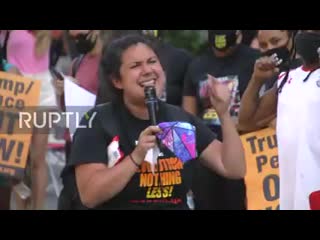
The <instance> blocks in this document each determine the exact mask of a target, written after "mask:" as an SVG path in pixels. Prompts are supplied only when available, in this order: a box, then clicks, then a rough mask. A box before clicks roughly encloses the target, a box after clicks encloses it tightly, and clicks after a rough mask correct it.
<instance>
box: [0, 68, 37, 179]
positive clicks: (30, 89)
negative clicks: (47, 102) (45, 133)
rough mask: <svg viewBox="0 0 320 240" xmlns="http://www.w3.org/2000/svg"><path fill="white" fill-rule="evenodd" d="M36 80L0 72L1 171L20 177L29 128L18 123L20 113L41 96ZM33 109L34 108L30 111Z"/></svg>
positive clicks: (28, 140)
mask: <svg viewBox="0 0 320 240" xmlns="http://www.w3.org/2000/svg"><path fill="white" fill-rule="evenodd" d="M40 85H41V82H40V81H39V80H33V79H29V78H25V77H21V76H18V75H15V74H11V73H5V72H0V106H1V108H0V174H1V175H9V176H14V177H16V178H21V177H22V176H23V174H24V169H25V167H26V161H27V156H28V152H29V147H30V141H31V135H32V128H31V129H27V130H23V129H22V127H21V125H19V118H20V113H23V112H25V111H28V112H30V111H34V110H35V109H36V107H37V106H38V103H39V97H40ZM31 109H33V110H31Z"/></svg>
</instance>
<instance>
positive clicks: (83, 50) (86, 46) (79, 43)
mask: <svg viewBox="0 0 320 240" xmlns="http://www.w3.org/2000/svg"><path fill="white" fill-rule="evenodd" d="M88 35H89V33H87V34H79V35H78V36H77V37H75V39H74V41H75V44H76V48H77V50H78V52H79V53H80V54H87V53H89V52H91V51H92V49H93V48H94V46H95V45H96V42H97V39H95V40H94V41H91V40H90V39H87V37H88Z"/></svg>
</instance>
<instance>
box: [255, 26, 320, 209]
mask: <svg viewBox="0 0 320 240" xmlns="http://www.w3.org/2000/svg"><path fill="white" fill-rule="evenodd" d="M295 45H296V51H297V54H298V55H299V56H300V57H301V59H302V61H303V65H302V66H301V67H298V68H296V69H294V70H291V71H290V72H288V74H286V73H281V74H280V76H279V80H278V81H277V84H276V85H275V86H274V87H273V88H272V89H271V90H270V91H269V92H267V93H266V94H265V95H264V96H262V97H261V98H260V99H258V97H257V99H258V102H259V104H258V109H257V113H256V115H255V118H256V119H255V121H256V122H257V126H262V124H261V123H260V122H259V119H268V118H272V117H274V116H275V115H277V137H278V151H279V169H280V209H283V210H293V209H301V210H308V209H318V210H319V209H320V199H319V191H320V178H319V172H320V161H319V159H320V148H319V140H320V127H319V126H320V125H319V117H320V110H319V104H320V80H319V79H320V69H319V68H320V60H319V54H320V31H319V30H307V31H301V32H300V33H298V34H297V36H296V37H295ZM280 63H281V61H280V60H279V59H278V58H276V57H275V56H273V57H269V58H264V59H261V60H259V61H258V62H257V63H256V66H255V71H254V74H253V77H252V80H251V82H250V85H251V88H252V89H254V88H258V86H261V85H262V84H263V82H264V81H265V80H267V79H269V78H270V77H271V76H273V75H275V74H278V73H279V64H280ZM261 121H262V120H261ZM259 124H260V125H259Z"/></svg>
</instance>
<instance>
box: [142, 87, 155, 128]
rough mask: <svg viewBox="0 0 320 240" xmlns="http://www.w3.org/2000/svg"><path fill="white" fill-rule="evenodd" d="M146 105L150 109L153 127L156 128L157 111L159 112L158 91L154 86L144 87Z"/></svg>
mask: <svg viewBox="0 0 320 240" xmlns="http://www.w3.org/2000/svg"><path fill="white" fill-rule="evenodd" d="M144 95H145V103H146V105H147V108H148V112H149V118H150V122H151V125H152V126H156V125H157V124H158V122H157V111H158V107H159V106H158V98H157V94H156V89H155V87H154V86H146V87H144Z"/></svg>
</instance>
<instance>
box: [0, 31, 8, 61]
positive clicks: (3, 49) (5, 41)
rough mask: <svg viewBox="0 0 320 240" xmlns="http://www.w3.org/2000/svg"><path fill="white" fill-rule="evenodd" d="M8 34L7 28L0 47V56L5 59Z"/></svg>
mask: <svg viewBox="0 0 320 240" xmlns="http://www.w3.org/2000/svg"><path fill="white" fill-rule="evenodd" d="M9 36H10V31H9V30H7V32H6V36H5V38H4V42H3V46H2V47H1V48H2V57H3V59H5V60H7V45H8V40H9Z"/></svg>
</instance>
